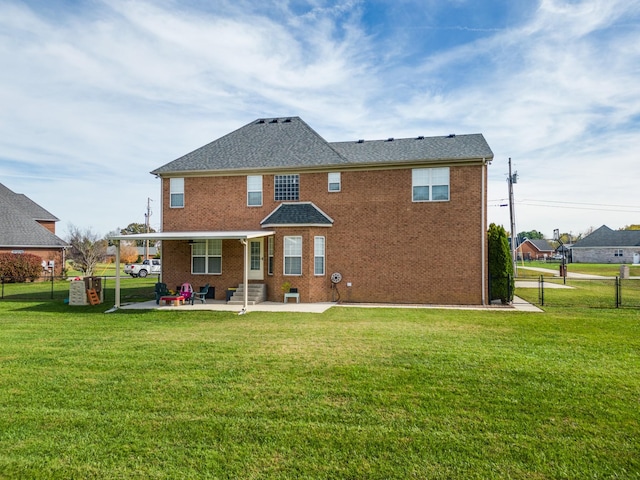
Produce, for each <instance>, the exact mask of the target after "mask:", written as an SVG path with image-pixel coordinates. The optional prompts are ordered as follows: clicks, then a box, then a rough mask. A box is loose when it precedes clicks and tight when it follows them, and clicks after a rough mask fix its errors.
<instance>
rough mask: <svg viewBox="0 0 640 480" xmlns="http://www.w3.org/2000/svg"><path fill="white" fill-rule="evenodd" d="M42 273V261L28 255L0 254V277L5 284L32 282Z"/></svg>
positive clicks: (37, 257) (35, 256)
mask: <svg viewBox="0 0 640 480" xmlns="http://www.w3.org/2000/svg"><path fill="white" fill-rule="evenodd" d="M41 273H42V259H41V258H40V257H39V256H37V255H32V254H30V253H21V254H16V253H0V277H4V281H5V282H15V283H24V282H26V281H27V280H31V281H32V282H33V281H34V280H35V279H36V278H38V277H39V276H40V275H41Z"/></svg>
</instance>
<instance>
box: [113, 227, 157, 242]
mask: <svg viewBox="0 0 640 480" xmlns="http://www.w3.org/2000/svg"><path fill="white" fill-rule="evenodd" d="M135 233H147V226H146V225H145V224H144V223H130V224H129V225H127V226H126V228H123V229H122V230H120V234H121V235H133V234H135ZM148 233H156V231H155V230H154V229H153V228H151V227H149V232H148ZM155 244H156V242H155V240H149V246H150V247H153V246H155ZM136 247H144V240H136Z"/></svg>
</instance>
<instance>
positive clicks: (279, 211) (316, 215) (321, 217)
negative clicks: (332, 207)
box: [260, 202, 333, 227]
mask: <svg viewBox="0 0 640 480" xmlns="http://www.w3.org/2000/svg"><path fill="white" fill-rule="evenodd" d="M260 224H261V225H262V226H263V227H273V226H277V225H326V226H328V227H330V226H331V225H332V224H333V220H332V219H331V218H330V217H328V216H327V215H326V214H325V213H324V212H323V211H322V210H320V209H319V208H318V207H316V206H315V205H314V204H313V203H311V202H299V203H282V204H280V205H279V206H278V207H277V208H276V209H275V210H274V211H273V212H271V213H270V214H269V216H267V218H265V219H264V220H263V221H262V222H260Z"/></svg>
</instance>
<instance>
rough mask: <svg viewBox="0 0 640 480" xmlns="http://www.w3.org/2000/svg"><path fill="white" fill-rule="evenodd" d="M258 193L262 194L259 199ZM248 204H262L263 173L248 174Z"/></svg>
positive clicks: (255, 205) (259, 205)
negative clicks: (257, 197)
mask: <svg viewBox="0 0 640 480" xmlns="http://www.w3.org/2000/svg"><path fill="white" fill-rule="evenodd" d="M256 194H259V195H260V200H259V201H257V199H256V198H255V197H256V196H257V195H256ZM252 197H254V198H252ZM247 206H248V207H261V206H262V175H247Z"/></svg>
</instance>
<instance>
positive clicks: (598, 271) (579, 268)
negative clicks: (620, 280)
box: [518, 260, 640, 277]
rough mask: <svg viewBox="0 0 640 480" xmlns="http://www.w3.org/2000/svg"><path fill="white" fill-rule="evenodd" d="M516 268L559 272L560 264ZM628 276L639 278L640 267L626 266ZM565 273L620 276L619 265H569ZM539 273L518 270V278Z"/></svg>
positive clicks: (526, 265)
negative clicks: (535, 268)
mask: <svg viewBox="0 0 640 480" xmlns="http://www.w3.org/2000/svg"><path fill="white" fill-rule="evenodd" d="M518 266H519V267H520V266H524V267H537V268H548V269H549V270H553V271H554V272H559V269H560V262H557V261H555V262H543V261H539V260H534V261H531V262H524V263H523V262H518ZM628 267H629V275H630V276H640V265H628ZM567 271H569V272H573V273H584V274H587V275H601V276H605V277H616V276H620V264H600V263H569V264H568V265H567ZM540 275H541V273H540V272H532V271H527V270H526V269H518V276H521V277H522V276H525V277H526V276H536V277H539V276H540Z"/></svg>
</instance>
